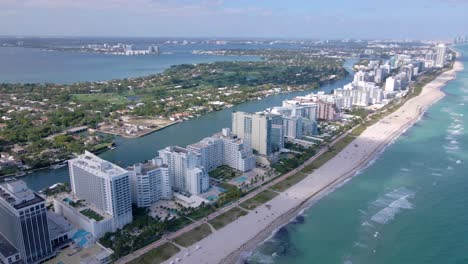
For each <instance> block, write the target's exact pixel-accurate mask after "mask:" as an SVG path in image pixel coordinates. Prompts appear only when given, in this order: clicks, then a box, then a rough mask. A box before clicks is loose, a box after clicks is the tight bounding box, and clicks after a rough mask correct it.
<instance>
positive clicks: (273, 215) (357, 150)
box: [164, 61, 463, 264]
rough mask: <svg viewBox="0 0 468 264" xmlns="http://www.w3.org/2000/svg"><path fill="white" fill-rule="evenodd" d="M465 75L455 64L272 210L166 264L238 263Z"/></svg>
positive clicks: (262, 210)
mask: <svg viewBox="0 0 468 264" xmlns="http://www.w3.org/2000/svg"><path fill="white" fill-rule="evenodd" d="M462 69H463V64H462V63H460V62H458V61H457V62H455V64H454V68H453V69H452V70H450V71H447V72H445V73H443V74H441V75H440V76H439V77H437V78H436V79H435V80H434V81H432V82H431V83H429V84H427V85H426V86H425V87H424V88H423V90H422V92H421V94H420V95H419V96H417V97H414V98H412V99H410V100H408V101H407V102H406V103H405V104H404V105H403V106H402V107H401V108H400V109H398V110H397V111H396V112H394V113H393V114H391V115H389V116H387V117H385V118H383V119H382V120H380V121H379V122H377V123H376V124H374V125H372V126H370V127H369V128H367V129H366V130H365V131H364V132H363V133H362V134H361V135H360V136H359V137H358V138H356V139H355V140H354V141H353V142H352V143H351V144H349V145H348V146H347V147H346V148H345V149H344V150H343V151H341V152H340V153H339V154H338V155H336V156H335V157H333V158H332V159H331V160H329V161H328V162H327V163H325V164H324V165H323V166H321V167H320V168H318V169H316V170H315V171H314V172H313V173H311V174H310V175H308V176H307V177H306V178H305V179H304V180H302V181H301V182H300V183H298V184H296V185H295V186H293V187H291V188H289V189H287V190H286V191H285V192H283V193H281V194H280V195H278V196H277V197H275V198H274V199H273V200H271V201H270V202H269V205H270V206H269V208H267V207H266V206H265V205H261V206H259V207H258V208H257V209H256V211H251V212H249V214H247V215H246V216H243V217H240V218H239V219H237V220H236V221H234V222H232V223H230V224H228V225H227V226H225V227H224V228H222V229H220V230H218V231H216V232H214V233H213V234H211V235H210V236H208V237H206V238H205V239H203V240H201V241H199V242H198V243H196V244H195V245H192V246H191V247H189V248H187V249H186V250H182V251H181V252H179V253H178V254H177V255H175V256H173V257H172V258H170V259H169V260H167V261H166V262H164V263H171V262H172V263H208V264H212V263H236V261H237V260H238V259H239V256H240V254H241V253H242V252H244V251H249V250H251V249H252V248H254V247H255V246H256V245H257V244H258V243H259V242H261V241H263V240H264V239H265V238H266V237H268V236H269V235H270V234H271V232H272V231H273V230H274V229H275V228H278V227H280V226H282V225H284V224H285V223H287V222H288V221H290V220H291V219H292V218H294V217H295V216H296V215H297V213H298V212H299V211H300V210H301V209H303V208H304V207H306V206H307V205H308V204H310V202H313V201H315V200H317V199H319V198H320V197H322V196H323V195H324V194H326V193H327V192H329V191H330V190H332V189H333V188H335V187H336V186H337V185H339V184H340V183H342V182H343V181H345V180H346V179H348V178H350V177H352V176H354V175H355V174H356V172H357V171H358V170H359V169H362V168H363V167H365V166H366V165H367V164H368V163H369V162H370V161H371V160H372V159H374V158H375V156H376V154H377V153H379V151H381V150H382V149H383V148H384V147H385V146H386V145H388V144H389V143H390V142H392V141H393V140H394V139H396V138H397V137H398V136H399V135H401V134H402V133H403V132H404V131H405V130H406V129H407V128H408V127H410V126H411V125H413V124H414V123H415V122H416V121H417V120H418V119H419V118H420V117H421V116H422V114H423V113H424V111H425V110H426V109H427V108H428V107H429V106H430V105H432V104H433V103H435V102H436V101H438V100H439V99H441V98H442V97H443V96H444V93H443V92H442V91H441V90H440V89H441V88H442V87H443V86H444V85H445V84H446V83H447V82H448V81H450V80H453V79H454V78H455V75H456V72H457V71H460V70H462ZM197 247H198V248H199V249H196V248H197ZM187 252H189V255H188V254H187ZM176 259H177V260H178V261H177V262H176Z"/></svg>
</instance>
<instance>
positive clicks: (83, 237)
mask: <svg viewBox="0 0 468 264" xmlns="http://www.w3.org/2000/svg"><path fill="white" fill-rule="evenodd" d="M91 238H92V236H91V233H89V232H87V231H85V230H83V229H79V230H78V231H76V233H75V234H74V235H73V237H72V240H73V241H74V242H75V243H76V244H78V246H79V247H81V248H83V247H86V246H88V245H89V240H90V239H91Z"/></svg>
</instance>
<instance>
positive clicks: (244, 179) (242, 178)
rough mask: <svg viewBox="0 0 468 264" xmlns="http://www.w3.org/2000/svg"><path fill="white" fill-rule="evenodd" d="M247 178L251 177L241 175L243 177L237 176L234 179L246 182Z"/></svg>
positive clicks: (238, 181)
mask: <svg viewBox="0 0 468 264" xmlns="http://www.w3.org/2000/svg"><path fill="white" fill-rule="evenodd" d="M247 179H249V178H248V177H247V176H241V177H239V178H237V179H234V181H235V182H237V183H243V182H245V181H246V180H247Z"/></svg>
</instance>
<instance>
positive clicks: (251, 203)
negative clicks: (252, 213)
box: [240, 190, 278, 210]
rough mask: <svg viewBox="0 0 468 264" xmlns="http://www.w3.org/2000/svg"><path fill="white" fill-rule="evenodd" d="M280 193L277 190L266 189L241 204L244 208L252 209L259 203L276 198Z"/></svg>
mask: <svg viewBox="0 0 468 264" xmlns="http://www.w3.org/2000/svg"><path fill="white" fill-rule="evenodd" d="M277 195H278V193H276V192H272V191H270V190H265V191H263V192H261V193H259V194H257V195H255V196H254V197H252V198H250V199H249V200H247V201H245V202H243V203H241V204H240V206H241V207H242V208H245V209H247V210H252V209H255V208H257V207H258V206H259V205H261V204H264V203H266V202H268V201H270V200H271V199H273V198H275V197H276V196H277Z"/></svg>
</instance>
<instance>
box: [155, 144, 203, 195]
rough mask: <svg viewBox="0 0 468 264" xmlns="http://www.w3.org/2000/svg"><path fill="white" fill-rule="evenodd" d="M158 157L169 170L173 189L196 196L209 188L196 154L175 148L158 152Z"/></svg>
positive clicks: (199, 159) (199, 158) (198, 156)
mask: <svg viewBox="0 0 468 264" xmlns="http://www.w3.org/2000/svg"><path fill="white" fill-rule="evenodd" d="M159 157H160V158H161V159H162V160H163V164H166V165H167V167H168V169H169V177H170V179H171V185H172V188H173V189H175V190H178V191H184V192H188V193H190V194H194V195H196V194H200V193H203V192H205V191H207V190H208V189H209V188H210V183H209V177H208V174H207V172H206V170H205V168H203V167H202V166H201V157H200V155H198V154H197V153H195V152H193V151H189V150H187V149H185V148H181V147H177V146H175V147H167V148H165V149H162V150H160V151H159Z"/></svg>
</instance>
